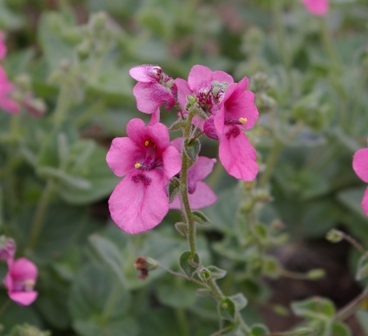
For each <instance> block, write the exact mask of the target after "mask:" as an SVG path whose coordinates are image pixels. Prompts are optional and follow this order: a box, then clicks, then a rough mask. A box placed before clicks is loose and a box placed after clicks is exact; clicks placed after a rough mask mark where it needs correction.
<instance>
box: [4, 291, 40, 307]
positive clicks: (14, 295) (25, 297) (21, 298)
mask: <svg viewBox="0 0 368 336" xmlns="http://www.w3.org/2000/svg"><path fill="white" fill-rule="evenodd" d="M8 294H9V297H10V298H11V299H12V300H13V301H15V302H16V303H19V304H20V305H22V306H29V305H30V304H31V303H33V302H34V300H36V298H37V295H38V293H37V292H9V293H8Z"/></svg>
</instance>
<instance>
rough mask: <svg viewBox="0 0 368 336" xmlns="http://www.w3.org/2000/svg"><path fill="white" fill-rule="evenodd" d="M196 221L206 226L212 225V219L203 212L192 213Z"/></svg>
mask: <svg viewBox="0 0 368 336" xmlns="http://www.w3.org/2000/svg"><path fill="white" fill-rule="evenodd" d="M192 214H193V218H194V221H195V222H196V223H197V224H200V225H205V224H211V221H210V219H209V218H208V217H207V216H206V215H205V214H204V213H203V212H201V211H198V210H195V211H193V212H192Z"/></svg>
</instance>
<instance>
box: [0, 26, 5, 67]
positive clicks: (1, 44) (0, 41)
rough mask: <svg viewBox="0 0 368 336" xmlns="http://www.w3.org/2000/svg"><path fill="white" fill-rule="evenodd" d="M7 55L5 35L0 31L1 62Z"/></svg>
mask: <svg viewBox="0 0 368 336" xmlns="http://www.w3.org/2000/svg"><path fill="white" fill-rule="evenodd" d="M5 55H6V45H5V43H4V34H3V32H2V31H1V30H0V60H2V59H3V58H4V57H5Z"/></svg>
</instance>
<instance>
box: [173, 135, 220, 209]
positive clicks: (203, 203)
mask: <svg viewBox="0 0 368 336" xmlns="http://www.w3.org/2000/svg"><path fill="white" fill-rule="evenodd" d="M182 143H183V139H181V138H178V139H175V140H173V141H172V144H173V145H174V146H175V148H177V149H178V150H179V151H180V150H181V146H182ZM215 163H216V159H210V158H207V157H205V156H199V157H198V159H197V161H196V162H195V163H194V164H193V165H192V166H191V167H190V168H189V169H188V197H189V204H190V207H191V208H192V209H201V208H205V207H208V206H210V205H212V204H214V203H215V202H216V201H217V196H216V194H215V193H214V192H213V191H212V189H211V188H210V187H209V186H208V185H207V184H206V183H204V182H203V181H202V180H203V179H204V178H206V177H207V175H209V174H210V173H211V172H212V169H213V166H214V164H215ZM179 197H180V196H179V195H177V196H176V197H175V199H174V201H173V202H172V203H171V204H170V209H180V208H181V205H180V198H179Z"/></svg>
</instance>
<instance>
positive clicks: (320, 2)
mask: <svg viewBox="0 0 368 336" xmlns="http://www.w3.org/2000/svg"><path fill="white" fill-rule="evenodd" d="M302 1H303V5H304V7H305V8H306V9H307V10H308V11H309V12H310V13H312V14H313V15H317V16H323V15H325V14H326V13H327V12H328V9H329V2H328V0H302Z"/></svg>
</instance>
